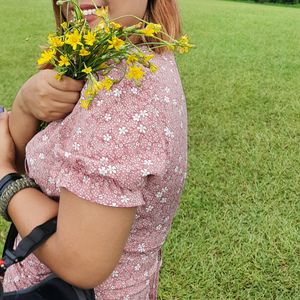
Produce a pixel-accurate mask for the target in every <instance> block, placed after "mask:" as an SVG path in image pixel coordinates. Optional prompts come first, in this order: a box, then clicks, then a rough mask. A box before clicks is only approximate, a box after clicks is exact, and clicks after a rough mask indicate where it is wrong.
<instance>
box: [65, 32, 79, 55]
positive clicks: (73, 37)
mask: <svg viewBox="0 0 300 300" xmlns="http://www.w3.org/2000/svg"><path fill="white" fill-rule="evenodd" d="M66 37H67V38H66V44H69V45H71V46H72V47H73V50H76V49H77V46H78V45H82V43H81V38H82V37H81V34H80V33H79V31H78V30H77V29H75V30H74V32H73V33H67V35H66Z"/></svg>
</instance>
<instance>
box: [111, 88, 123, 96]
mask: <svg viewBox="0 0 300 300" xmlns="http://www.w3.org/2000/svg"><path fill="white" fill-rule="evenodd" d="M113 94H114V96H115V97H120V96H121V95H122V91H121V90H119V89H115V90H114V91H113Z"/></svg>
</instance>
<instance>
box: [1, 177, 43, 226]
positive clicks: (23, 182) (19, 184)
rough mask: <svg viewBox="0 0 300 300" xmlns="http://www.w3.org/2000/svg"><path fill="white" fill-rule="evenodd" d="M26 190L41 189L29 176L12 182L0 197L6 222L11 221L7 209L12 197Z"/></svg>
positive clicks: (2, 214)
mask: <svg viewBox="0 0 300 300" xmlns="http://www.w3.org/2000/svg"><path fill="white" fill-rule="evenodd" d="M26 188H36V189H40V188H39V186H38V185H37V184H36V183H35V182H34V180H32V179H30V178H29V177H27V176H22V178H20V179H16V180H13V181H11V183H9V184H8V185H7V186H6V187H5V189H4V190H3V191H2V193H1V195H0V215H1V216H2V217H3V218H4V219H5V220H6V221H11V219H10V217H9V215H8V213H7V208H8V205H9V202H10V200H11V199H12V197H13V196H14V195H15V194H16V193H18V192H19V191H21V190H23V189H26Z"/></svg>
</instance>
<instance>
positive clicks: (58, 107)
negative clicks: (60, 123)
mask: <svg viewBox="0 0 300 300" xmlns="http://www.w3.org/2000/svg"><path fill="white" fill-rule="evenodd" d="M74 107H75V104H69V103H60V102H55V103H54V105H53V108H52V109H51V111H50V113H52V114H53V115H66V114H68V113H70V112H71V111H72V110H73V109H74Z"/></svg>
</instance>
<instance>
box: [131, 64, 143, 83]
mask: <svg viewBox="0 0 300 300" xmlns="http://www.w3.org/2000/svg"><path fill="white" fill-rule="evenodd" d="M144 74H145V72H144V71H143V68H142V67H138V66H137V65H134V66H133V67H131V68H129V72H128V73H127V78H128V79H133V80H135V81H139V80H140V79H142V78H143V76H144Z"/></svg>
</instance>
